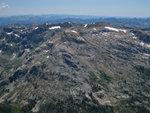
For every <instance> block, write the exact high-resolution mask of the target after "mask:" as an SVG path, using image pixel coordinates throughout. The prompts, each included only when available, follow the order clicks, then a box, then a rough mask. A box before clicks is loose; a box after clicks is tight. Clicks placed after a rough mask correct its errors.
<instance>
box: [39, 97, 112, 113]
mask: <svg viewBox="0 0 150 113" xmlns="http://www.w3.org/2000/svg"><path fill="white" fill-rule="evenodd" d="M38 113H114V111H113V107H111V106H101V105H94V104H88V103H87V101H86V99H85V100H82V101H81V100H78V99H76V100H75V99H73V97H72V96H69V97H67V98H66V99H65V100H64V101H57V102H56V103H48V104H45V105H42V106H41V108H40V111H39V112H38Z"/></svg>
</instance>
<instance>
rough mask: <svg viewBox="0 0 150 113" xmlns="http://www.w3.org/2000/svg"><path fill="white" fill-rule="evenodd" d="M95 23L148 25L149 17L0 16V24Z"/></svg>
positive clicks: (134, 26) (149, 23) (131, 25)
mask: <svg viewBox="0 0 150 113" xmlns="http://www.w3.org/2000/svg"><path fill="white" fill-rule="evenodd" d="M68 21H69V22H73V23H80V24H86V23H95V22H108V23H110V24H113V25H124V26H127V27H133V28H137V27H150V18H115V17H99V16H82V15H39V16H36V15H35V16H33V15H24V16H11V17H1V18H0V26H3V25H7V24H43V23H61V22H68Z"/></svg>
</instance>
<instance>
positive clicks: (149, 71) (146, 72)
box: [135, 66, 150, 78]
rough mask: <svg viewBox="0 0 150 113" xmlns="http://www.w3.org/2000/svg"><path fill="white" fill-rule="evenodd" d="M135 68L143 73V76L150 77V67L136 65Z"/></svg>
mask: <svg viewBox="0 0 150 113" xmlns="http://www.w3.org/2000/svg"><path fill="white" fill-rule="evenodd" d="M135 69H136V70H137V71H138V72H140V74H142V75H143V76H142V78H147V77H150V68H146V67H144V66H135Z"/></svg>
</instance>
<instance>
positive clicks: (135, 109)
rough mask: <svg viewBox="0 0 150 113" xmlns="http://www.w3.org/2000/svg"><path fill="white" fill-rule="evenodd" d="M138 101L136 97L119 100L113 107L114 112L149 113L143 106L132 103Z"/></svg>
mask: <svg viewBox="0 0 150 113" xmlns="http://www.w3.org/2000/svg"><path fill="white" fill-rule="evenodd" d="M135 101H138V97H131V98H130V99H126V100H121V101H120V102H119V103H118V105H117V106H115V112H118V113H149V112H150V111H148V110H147V109H146V108H145V107H144V106H138V105H135V104H134V102H135Z"/></svg>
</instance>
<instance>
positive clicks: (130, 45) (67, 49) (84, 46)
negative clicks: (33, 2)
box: [0, 23, 150, 113]
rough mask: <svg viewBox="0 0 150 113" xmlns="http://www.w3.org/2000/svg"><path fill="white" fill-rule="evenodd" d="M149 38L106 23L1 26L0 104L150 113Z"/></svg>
mask: <svg viewBox="0 0 150 113" xmlns="http://www.w3.org/2000/svg"><path fill="white" fill-rule="evenodd" d="M149 40H150V31H149V29H147V30H145V29H144V30H143V29H138V30H136V29H131V28H126V27H123V26H112V25H110V24H107V23H91V24H87V25H82V24H73V23H60V24H43V25H36V26H35V25H34V26H27V25H9V26H5V27H4V28H1V29H0V103H9V104H16V105H18V104H19V105H21V106H22V110H23V111H24V112H29V111H30V112H31V111H32V112H39V113H44V111H43V110H45V113H48V108H49V107H48V106H53V110H52V109H51V111H52V112H54V113H56V112H59V111H57V110H56V108H55V107H56V106H60V109H61V110H62V111H64V112H69V111H68V109H67V108H69V105H70V104H72V103H74V104H73V105H72V107H71V110H73V111H74V112H75V111H76V109H80V110H79V111H77V112H83V113H85V112H87V111H88V110H91V112H95V113H96V111H94V110H93V109H95V110H97V111H99V112H100V111H103V112H109V113H110V112H121V111H127V110H128V109H129V110H130V111H129V112H133V111H135V112H140V110H144V111H145V112H150V111H148V110H150V104H149V103H150V102H149V100H150V93H149V89H150V84H149V79H150V60H149V59H150V44H149ZM122 103H124V106H123V105H122ZM31 105H32V106H31ZM125 106H126V109H125ZM107 108H108V109H107ZM54 109H55V110H54Z"/></svg>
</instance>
